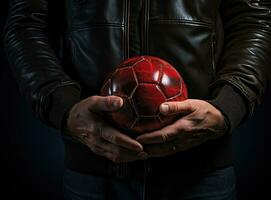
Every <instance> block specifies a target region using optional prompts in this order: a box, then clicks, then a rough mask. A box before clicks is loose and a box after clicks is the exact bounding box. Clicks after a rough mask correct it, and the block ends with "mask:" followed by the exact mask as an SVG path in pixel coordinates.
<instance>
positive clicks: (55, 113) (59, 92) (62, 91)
mask: <svg viewBox="0 0 271 200" xmlns="http://www.w3.org/2000/svg"><path fill="white" fill-rule="evenodd" d="M80 96H81V95H80V90H78V89H77V88H76V87H74V86H71V85H69V86H63V87H59V88H57V89H56V90H55V91H54V92H53V93H51V94H50V96H49V104H50V106H49V113H48V117H49V121H50V122H51V124H52V125H53V126H54V127H55V128H57V129H59V130H62V128H63V121H64V118H65V116H66V113H67V112H68V111H69V110H70V109H71V108H72V106H73V105H74V104H76V103H77V102H79V101H80Z"/></svg>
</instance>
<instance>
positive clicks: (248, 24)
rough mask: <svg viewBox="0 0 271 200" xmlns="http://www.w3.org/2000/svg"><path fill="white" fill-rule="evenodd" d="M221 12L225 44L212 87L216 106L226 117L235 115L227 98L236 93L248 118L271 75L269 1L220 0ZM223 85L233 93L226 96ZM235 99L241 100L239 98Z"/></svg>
mask: <svg viewBox="0 0 271 200" xmlns="http://www.w3.org/2000/svg"><path fill="white" fill-rule="evenodd" d="M220 13H221V17H222V21H223V26H224V33H225V46H224V52H223V55H222V59H221V61H220V64H219V66H218V71H217V76H216V80H215V82H214V83H213V84H212V85H211V89H212V90H213V91H215V93H216V94H217V93H218V94H217V97H216V100H215V104H216V106H217V107H219V108H220V109H221V110H222V111H224V113H225V114H226V116H228V117H229V118H236V115H234V113H233V109H232V107H231V105H234V104H235V103H234V102H236V101H235V99H234V98H232V99H230V97H235V98H238V97H237V96H236V94H239V95H240V97H241V98H242V101H243V102H244V104H245V105H246V110H247V113H248V114H247V115H246V117H244V119H247V118H248V117H250V116H251V115H252V114H253V111H254V109H255V107H256V106H257V105H258V104H259V103H260V102H261V100H262V97H263V94H264V93H265V90H266V88H267V84H268V81H269V80H270V76H271V67H270V66H271V54H270V50H271V1H270V0H258V1H251V0H222V1H221V5H220ZM225 85H227V87H228V86H230V87H231V88H232V91H234V92H235V93H236V94H234V95H226V96H225V94H226V93H225V92H223V87H224V86H225ZM221 88H222V89H221ZM224 88H225V87H224ZM217 91H221V92H220V93H219V92H217ZM224 91H225V90H224ZM223 95H224V96H223ZM226 101H228V102H226ZM238 101H239V102H240V103H241V101H240V98H238ZM244 119H242V120H244ZM242 120H241V121H242ZM229 121H232V123H233V125H232V126H234V127H236V126H237V125H238V124H236V121H238V120H235V121H234V120H231V119H229ZM239 122H240V120H239ZM234 127H233V128H234Z"/></svg>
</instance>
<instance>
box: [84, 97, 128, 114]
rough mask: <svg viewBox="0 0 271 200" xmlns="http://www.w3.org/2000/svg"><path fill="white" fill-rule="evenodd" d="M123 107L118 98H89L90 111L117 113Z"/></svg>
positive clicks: (121, 101)
mask: <svg viewBox="0 0 271 200" xmlns="http://www.w3.org/2000/svg"><path fill="white" fill-rule="evenodd" d="M122 105H123V100H122V98H121V97H118V96H91V97H89V98H88V110H89V111H116V110H118V109H120V108H121V107H122Z"/></svg>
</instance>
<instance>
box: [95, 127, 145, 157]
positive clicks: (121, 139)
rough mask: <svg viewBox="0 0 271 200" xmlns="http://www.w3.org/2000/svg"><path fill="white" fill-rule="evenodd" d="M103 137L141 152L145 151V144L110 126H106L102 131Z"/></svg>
mask: <svg viewBox="0 0 271 200" xmlns="http://www.w3.org/2000/svg"><path fill="white" fill-rule="evenodd" d="M100 134H101V137H102V138H103V139H105V140H106V141H108V142H110V143H112V144H115V145H118V146H121V147H123V148H126V149H130V150H132V151H136V152H141V151H143V146H142V145H141V144H140V143H139V142H138V141H136V140H134V139H132V138H130V137H129V136H127V135H125V134H123V133H120V132H119V131H118V130H117V129H114V128H112V127H110V126H104V127H103V128H102V130H101V131H100Z"/></svg>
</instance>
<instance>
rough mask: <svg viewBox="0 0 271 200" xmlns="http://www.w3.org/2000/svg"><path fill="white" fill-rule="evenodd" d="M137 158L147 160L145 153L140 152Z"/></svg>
mask: <svg viewBox="0 0 271 200" xmlns="http://www.w3.org/2000/svg"><path fill="white" fill-rule="evenodd" d="M138 156H139V157H140V159H142V160H146V159H148V154H147V153H145V152H143V151H142V152H140V153H139V154H138Z"/></svg>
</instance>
